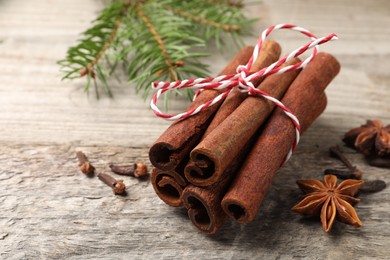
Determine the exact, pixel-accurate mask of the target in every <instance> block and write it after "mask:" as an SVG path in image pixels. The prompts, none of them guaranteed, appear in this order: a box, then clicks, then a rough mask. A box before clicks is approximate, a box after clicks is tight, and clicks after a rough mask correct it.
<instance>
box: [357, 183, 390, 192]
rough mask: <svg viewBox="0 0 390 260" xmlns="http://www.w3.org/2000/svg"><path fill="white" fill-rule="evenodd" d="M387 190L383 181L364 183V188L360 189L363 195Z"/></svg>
mask: <svg viewBox="0 0 390 260" xmlns="http://www.w3.org/2000/svg"><path fill="white" fill-rule="evenodd" d="M384 188H386V182H384V181H382V180H372V181H364V184H363V186H362V187H361V188H360V189H359V191H360V192H362V193H373V192H378V191H381V190H383V189H384Z"/></svg>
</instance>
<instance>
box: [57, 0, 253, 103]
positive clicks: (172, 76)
mask: <svg viewBox="0 0 390 260" xmlns="http://www.w3.org/2000/svg"><path fill="white" fill-rule="evenodd" d="M106 2H107V4H108V6H107V7H106V8H105V9H103V10H102V12H101V14H100V15H99V16H98V17H97V18H96V20H94V21H93V24H92V27H91V28H90V29H88V30H86V31H85V32H84V33H83V34H82V39H81V40H80V42H79V43H78V44H77V45H76V46H74V47H71V48H69V50H68V52H67V55H66V57H65V59H63V60H61V61H59V62H58V63H59V64H60V65H61V71H62V72H63V73H64V74H63V79H73V78H79V77H82V76H86V78H87V80H86V85H85V91H87V92H88V90H89V88H90V85H91V82H92V81H93V84H94V85H93V86H94V87H95V92H96V95H97V96H99V91H98V85H97V82H96V81H97V80H98V81H99V82H100V83H101V84H102V87H103V89H104V90H105V92H106V93H107V94H108V95H109V96H111V95H112V94H111V90H110V86H109V81H108V78H109V77H110V76H112V75H113V73H114V72H115V70H116V69H117V68H124V69H125V71H126V73H127V76H128V79H129V82H130V83H135V88H136V91H137V92H139V91H141V90H143V95H144V97H145V98H146V97H147V95H148V94H149V91H150V90H151V87H150V84H151V82H153V81H173V80H180V79H184V78H190V77H207V76H208V75H207V74H208V69H207V66H206V65H205V64H203V63H202V62H200V61H199V60H198V59H199V58H201V57H205V56H208V55H209V54H208V53H203V52H198V51H196V50H199V49H202V48H204V47H205V46H206V45H207V43H208V42H209V41H210V40H211V39H214V41H215V43H216V45H217V47H219V48H220V49H222V48H221V46H223V45H224V44H223V43H225V42H229V41H225V35H230V36H231V37H232V39H233V41H234V42H238V45H240V44H241V43H240V37H239V36H240V35H242V34H244V33H246V32H247V28H248V25H249V24H250V23H251V22H252V21H251V20H248V19H246V18H245V17H244V15H243V14H242V10H241V8H242V5H241V4H242V1H241V0H237V1H233V0H199V1H190V0H133V1H130V0H107V1H106ZM176 93H179V94H184V95H185V96H187V97H188V98H191V97H192V94H193V92H192V90H189V89H186V90H184V91H183V92H176Z"/></svg>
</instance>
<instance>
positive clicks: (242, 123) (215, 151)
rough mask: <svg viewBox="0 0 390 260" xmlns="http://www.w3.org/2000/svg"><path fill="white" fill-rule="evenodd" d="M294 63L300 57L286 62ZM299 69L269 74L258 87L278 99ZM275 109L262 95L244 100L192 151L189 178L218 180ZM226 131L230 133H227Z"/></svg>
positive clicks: (203, 183) (195, 181)
mask: <svg viewBox="0 0 390 260" xmlns="http://www.w3.org/2000/svg"><path fill="white" fill-rule="evenodd" d="M297 62H299V59H297V58H296V59H293V60H291V62H290V63H287V64H286V65H291V64H295V63H297ZM299 72H300V70H294V71H290V72H288V73H284V74H280V75H272V76H270V77H268V78H266V79H265V80H264V81H263V82H262V83H261V84H260V85H259V86H258V87H257V88H258V89H260V90H262V91H264V92H267V93H269V94H270V95H271V96H273V97H275V98H277V99H280V98H281V97H282V96H283V94H284V93H285V92H286V90H287V89H288V88H289V86H290V85H291V84H292V82H294V79H295V78H296V77H297V75H298V74H299ZM274 108H275V104H274V103H272V102H271V101H268V100H266V99H264V98H261V97H248V98H247V99H245V100H244V101H243V102H242V103H241V105H240V106H239V107H237V108H236V109H235V110H234V111H233V112H232V113H231V114H230V115H229V116H227V118H225V120H224V121H223V122H222V123H221V124H220V125H218V127H217V128H215V129H214V131H211V132H210V134H209V135H208V136H206V138H204V139H203V140H202V142H200V143H199V144H198V145H197V146H196V147H195V148H194V149H193V150H192V151H191V159H192V161H193V162H194V163H195V165H190V166H188V167H186V169H185V174H186V177H187V179H188V181H189V182H191V183H192V184H194V185H198V186H208V185H211V184H213V183H216V182H218V180H219V179H220V178H221V175H222V174H223V172H224V171H225V170H226V169H227V167H228V166H229V165H230V163H231V162H232V161H234V160H235V158H237V156H238V155H239V154H240V153H242V149H243V147H244V146H245V145H246V144H247V143H248V140H249V139H250V138H251V137H252V136H253V135H254V134H255V133H256V131H257V130H258V129H259V128H260V126H261V125H262V124H263V123H264V122H265V121H266V119H267V118H268V117H269V115H270V114H271V113H272V111H273V109H274ZM221 109H222V106H221ZM210 125H211V124H210ZM209 128H210V127H209ZM226 133H229V135H228V136H226ZM208 162H209V163H208ZM207 163H208V165H207ZM202 164H206V166H203V165H202Z"/></svg>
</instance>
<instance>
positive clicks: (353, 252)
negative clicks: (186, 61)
mask: <svg viewBox="0 0 390 260" xmlns="http://www.w3.org/2000/svg"><path fill="white" fill-rule="evenodd" d="M100 8H101V2H100V1H94V0H84V1H77V0H68V1H46V0H33V1H22V0H0V28H1V29H0V71H1V73H0V185H1V188H0V258H1V259H52V258H60V259H64V258H66V259H153V258H156V259H182V258H189V259H205V258H207V259H292V258H306V259H356V258H362V259H386V258H387V256H388V253H389V249H388V248H389V247H390V223H389V221H388V219H389V211H390V190H389V188H386V189H385V190H384V191H382V192H380V193H378V194H372V195H361V196H360V198H361V202H360V203H359V204H358V205H357V207H356V209H357V213H358V215H359V217H360V218H361V220H362V221H363V227H362V228H361V229H355V228H353V227H351V226H346V225H344V224H340V223H336V224H335V225H334V228H333V230H332V231H331V233H330V234H325V233H324V232H323V231H322V230H321V224H320V222H319V221H318V220H316V219H306V218H302V217H301V216H299V215H297V214H295V213H293V212H291V211H290V208H291V207H292V206H293V205H294V204H295V203H297V202H298V201H299V196H300V194H301V193H300V191H299V189H298V187H297V186H296V185H295V181H296V180H297V179H301V178H303V179H306V178H321V177H322V172H323V170H324V169H325V168H330V167H334V166H338V165H340V164H339V163H338V162H337V161H336V160H334V159H331V158H329V156H328V152H327V150H328V147H329V146H330V145H334V144H339V145H342V143H341V137H342V134H343V133H344V132H345V131H347V130H348V129H350V128H352V127H355V126H357V125H360V124H362V123H364V122H365V120H366V119H367V118H372V119H376V118H377V119H381V120H383V121H384V122H385V123H387V124H388V123H390V76H389V73H388V68H390V45H389V44H388V40H389V35H390V27H389V26H388V24H390V2H389V1H386V0H378V1H369V0H345V1H337V0H329V1H323V2H319V1H305V0H297V1H288V0H281V1H272V0H263V1H262V4H260V5H258V6H253V5H251V6H249V7H247V9H246V11H247V12H248V13H249V14H250V15H251V16H252V17H255V16H260V17H262V19H261V22H260V23H259V24H258V28H256V29H255V33H254V34H257V32H260V31H262V30H263V29H264V28H266V27H267V26H269V25H271V24H276V23H285V22H289V23H295V24H298V25H301V26H304V27H307V28H309V29H310V30H312V31H313V32H314V33H316V34H318V35H321V36H322V35H326V34H328V33H331V32H335V33H337V34H338V35H339V37H340V40H338V41H337V42H332V43H329V44H328V45H327V46H324V47H323V48H321V50H324V51H328V52H330V53H332V54H334V55H335V56H336V57H337V58H338V59H339V61H340V62H341V64H342V69H341V72H340V74H339V75H338V76H337V78H336V79H335V80H334V81H333V82H332V84H331V86H330V87H329V88H328V90H327V94H328V101H329V104H328V108H327V109H326V111H325V113H324V114H323V115H322V116H321V117H320V118H319V119H318V120H317V121H316V122H315V123H314V124H313V125H312V127H311V128H310V129H309V130H308V131H307V132H306V133H305V135H304V136H303V138H302V142H301V144H300V146H299V147H298V150H297V152H296V154H295V155H294V156H293V158H292V159H291V160H290V161H289V162H288V163H287V165H286V166H285V167H284V168H283V169H281V170H280V171H279V173H278V174H277V176H276V178H275V179H274V181H273V185H272V187H271V190H270V192H269V193H268V195H267V197H266V198H265V201H264V203H263V205H262V207H261V209H260V213H259V214H258V216H257V217H256V219H255V221H254V222H252V223H250V224H248V225H239V224H236V223H234V222H228V223H226V224H225V225H224V226H223V227H222V229H221V230H220V232H219V233H217V235H215V236H213V237H207V236H204V235H203V234H200V233H198V232H197V231H196V229H195V228H194V227H193V226H192V225H191V223H190V222H189V221H188V219H187V216H186V212H185V211H184V210H183V209H177V208H171V207H168V206H166V205H165V204H164V203H163V202H162V201H160V200H159V199H158V198H157V196H156V195H155V194H154V191H153V188H152V186H151V185H150V183H149V182H140V181H139V180H137V179H132V178H130V177H129V178H124V180H125V183H126V184H127V185H128V186H129V188H128V191H129V194H128V196H127V197H118V196H114V195H113V194H112V191H111V190H110V188H109V187H107V186H106V185H104V184H103V183H101V182H100V181H99V180H98V179H97V178H96V177H95V178H86V177H85V176H84V175H83V174H82V173H80V172H79V170H78V167H77V160H76V157H75V152H76V151H77V150H83V151H84V152H85V153H86V154H87V156H88V157H89V158H90V160H91V161H92V162H93V164H94V165H95V166H96V168H97V169H98V171H99V172H100V171H108V167H107V164H108V163H109V162H114V163H131V162H134V161H138V160H139V161H147V153H148V146H149V145H150V144H152V143H153V141H155V139H156V138H157V137H158V136H159V135H160V134H161V133H162V132H163V130H164V129H165V128H166V127H167V126H168V125H169V123H168V122H166V121H163V120H160V119H157V118H155V117H154V115H153V113H152V112H151V111H150V109H149V108H148V103H145V102H143V100H142V98H140V97H139V96H137V95H136V94H135V93H134V91H133V89H132V88H131V87H124V85H127V83H126V82H125V81H124V82H122V83H118V82H115V81H114V82H113V86H114V95H115V99H109V98H106V97H103V98H102V99H101V100H100V101H96V100H95V99H94V96H93V93H91V95H90V97H86V96H85V95H84V94H83V90H82V88H83V81H82V80H81V81H76V82H61V81H60V78H59V73H58V66H57V65H56V64H55V62H56V61H57V60H58V59H60V58H62V57H64V55H65V52H66V49H67V48H68V46H70V45H72V44H74V42H75V40H76V39H77V36H78V34H79V32H81V31H82V30H84V29H85V28H86V27H87V26H88V24H89V21H90V20H92V19H93V18H94V17H95V15H96V12H97V11H98V10H99V9H100ZM274 39H275V40H277V41H278V42H280V44H281V45H282V48H283V51H284V52H285V53H286V52H287V51H291V50H293V49H294V48H296V47H297V46H298V45H299V44H301V43H302V42H303V41H304V40H305V39H304V38H303V37H301V36H299V35H297V34H294V33H291V32H286V33H282V32H277V33H275V35H274ZM245 41H246V42H247V43H248V44H253V43H254V42H255V38H254V37H249V38H247V39H245ZM232 53H233V52H228V51H227V52H226V53H225V54H222V55H220V54H215V55H214V56H213V57H211V58H209V60H206V62H208V63H211V62H215V66H213V67H212V71H213V72H214V74H215V73H217V72H218V71H220V70H221V69H222V68H223V67H224V65H225V64H226V63H227V61H228V60H229V59H230V58H231V55H232ZM187 105H188V104H187V103H186V101H184V100H177V101H175V102H174V104H172V107H171V108H172V109H171V111H172V112H179V111H182V110H183V109H184V108H185V107H186V106H187ZM346 151H348V156H349V157H350V158H351V159H352V161H353V163H354V164H356V165H357V166H358V167H360V168H361V170H362V171H364V172H365V177H366V178H367V179H382V180H385V181H386V182H387V183H389V179H390V177H389V176H390V175H389V170H384V169H379V168H374V167H370V166H368V165H367V163H366V162H365V161H364V159H363V157H362V156H361V155H359V154H356V153H355V152H354V151H352V150H349V149H346ZM149 166H150V165H149ZM121 177H126V176H121Z"/></svg>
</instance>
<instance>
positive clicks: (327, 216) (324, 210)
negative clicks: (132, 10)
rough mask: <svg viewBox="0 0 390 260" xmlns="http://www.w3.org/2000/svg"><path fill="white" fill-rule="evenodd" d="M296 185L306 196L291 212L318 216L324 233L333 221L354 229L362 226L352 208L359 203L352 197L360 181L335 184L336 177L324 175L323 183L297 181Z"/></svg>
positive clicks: (358, 187)
mask: <svg viewBox="0 0 390 260" xmlns="http://www.w3.org/2000/svg"><path fill="white" fill-rule="evenodd" d="M297 184H298V186H299V188H300V189H301V190H302V191H303V192H304V193H305V194H306V195H305V198H304V199H303V200H302V201H301V202H299V203H298V204H297V205H295V206H294V207H293V208H292V210H293V211H294V212H297V213H300V214H303V215H312V216H317V215H320V218H321V222H322V228H323V230H324V231H325V232H329V230H330V229H331V228H332V225H333V222H334V220H335V219H337V220H338V221H340V222H343V223H346V224H349V225H353V226H355V227H360V226H361V225H362V222H361V221H360V219H359V217H358V216H357V214H356V211H355V209H354V208H353V207H352V205H355V204H356V203H358V202H359V201H360V200H359V199H357V198H355V197H353V196H354V195H355V194H356V193H357V192H358V191H359V189H360V187H361V186H362V185H363V181H362V180H345V181H342V182H341V183H340V184H337V177H336V176H334V175H325V176H324V182H323V183H322V182H320V181H318V180H299V181H297Z"/></svg>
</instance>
